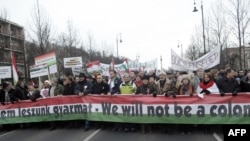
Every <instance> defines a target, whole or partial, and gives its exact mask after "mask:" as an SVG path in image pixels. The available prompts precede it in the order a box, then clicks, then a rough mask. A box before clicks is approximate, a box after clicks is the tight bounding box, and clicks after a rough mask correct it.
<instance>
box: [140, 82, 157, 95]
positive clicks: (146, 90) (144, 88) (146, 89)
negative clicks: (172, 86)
mask: <svg viewBox="0 0 250 141" xmlns="http://www.w3.org/2000/svg"><path fill="white" fill-rule="evenodd" d="M135 94H144V95H146V94H157V87H152V86H151V85H149V84H147V85H145V84H142V85H141V86H140V87H138V88H137V89H136V92H135Z"/></svg>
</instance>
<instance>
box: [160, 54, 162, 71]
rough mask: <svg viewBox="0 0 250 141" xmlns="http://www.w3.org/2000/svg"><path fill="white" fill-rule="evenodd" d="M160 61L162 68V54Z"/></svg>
mask: <svg viewBox="0 0 250 141" xmlns="http://www.w3.org/2000/svg"><path fill="white" fill-rule="evenodd" d="M160 61H161V70H162V56H160Z"/></svg>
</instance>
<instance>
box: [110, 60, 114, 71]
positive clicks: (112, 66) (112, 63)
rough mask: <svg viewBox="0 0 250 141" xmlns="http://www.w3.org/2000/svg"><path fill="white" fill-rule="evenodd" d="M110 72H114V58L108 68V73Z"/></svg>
mask: <svg viewBox="0 0 250 141" xmlns="http://www.w3.org/2000/svg"><path fill="white" fill-rule="evenodd" d="M111 70H115V61H114V58H112V60H111V63H110V66H109V71H111Z"/></svg>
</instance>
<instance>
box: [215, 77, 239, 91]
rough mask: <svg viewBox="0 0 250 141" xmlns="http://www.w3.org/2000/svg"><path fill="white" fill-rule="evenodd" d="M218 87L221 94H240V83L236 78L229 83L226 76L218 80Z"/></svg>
mask: <svg viewBox="0 0 250 141" xmlns="http://www.w3.org/2000/svg"><path fill="white" fill-rule="evenodd" d="M217 86H218V88H219V90H220V93H233V92H236V93H237V92H240V86H239V83H238V81H237V80H236V79H235V78H232V79H231V81H229V79H228V78H226V77H225V76H224V77H223V78H221V79H218V80H217Z"/></svg>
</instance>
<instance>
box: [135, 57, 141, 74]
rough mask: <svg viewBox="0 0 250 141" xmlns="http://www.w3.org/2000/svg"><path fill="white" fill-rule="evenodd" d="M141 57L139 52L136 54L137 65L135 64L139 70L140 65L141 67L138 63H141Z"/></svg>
mask: <svg viewBox="0 0 250 141" xmlns="http://www.w3.org/2000/svg"><path fill="white" fill-rule="evenodd" d="M139 59H140V54H139V53H137V54H136V65H135V66H136V69H138V70H139V67H140V66H138V65H139V62H140V61H139Z"/></svg>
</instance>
